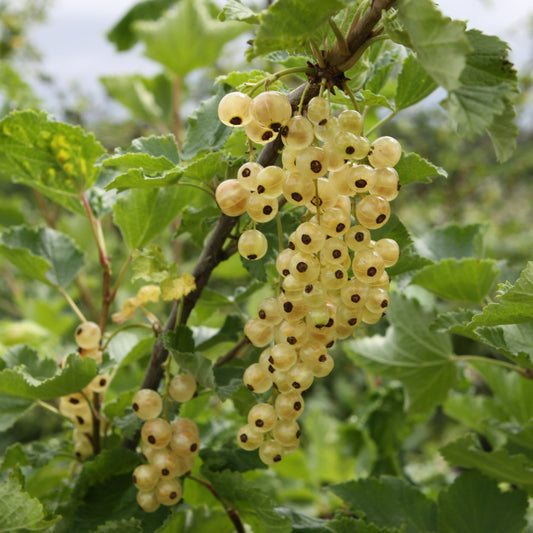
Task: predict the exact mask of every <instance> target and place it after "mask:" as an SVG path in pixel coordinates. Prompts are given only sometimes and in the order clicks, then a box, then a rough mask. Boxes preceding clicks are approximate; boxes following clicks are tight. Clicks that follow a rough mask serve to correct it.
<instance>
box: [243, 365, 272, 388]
mask: <svg viewBox="0 0 533 533" xmlns="http://www.w3.org/2000/svg"><path fill="white" fill-rule="evenodd" d="M242 380H243V382H244V385H245V386H246V388H247V389H248V390H250V391H252V392H256V393H258V394H261V393H263V392H266V391H267V390H268V389H270V387H272V377H271V376H270V374H269V373H268V371H266V370H265V369H264V368H263V367H262V366H261V365H260V364H259V363H253V364H251V365H250V366H249V367H248V368H247V369H246V370H245V371H244V375H243V377H242Z"/></svg>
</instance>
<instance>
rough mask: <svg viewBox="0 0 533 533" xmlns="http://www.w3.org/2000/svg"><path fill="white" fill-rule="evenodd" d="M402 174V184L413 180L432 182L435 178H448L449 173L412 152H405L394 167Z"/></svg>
mask: <svg viewBox="0 0 533 533" xmlns="http://www.w3.org/2000/svg"><path fill="white" fill-rule="evenodd" d="M394 168H395V169H396V172H398V175H399V176H400V183H401V185H402V186H403V185H407V184H408V183H413V182H422V183H430V182H431V181H432V180H433V179H435V178H438V177H440V178H447V177H448V173H447V172H446V171H445V170H444V169H443V168H441V167H437V166H435V165H433V164H432V163H430V162H429V161H428V160H427V159H424V158H423V157H421V156H419V155H418V154H415V153H412V152H403V153H402V157H401V159H400V161H398V163H397V164H396V166H395V167H394Z"/></svg>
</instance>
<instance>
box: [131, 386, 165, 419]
mask: <svg viewBox="0 0 533 533" xmlns="http://www.w3.org/2000/svg"><path fill="white" fill-rule="evenodd" d="M132 407H133V411H134V412H135V414H136V415H137V416H138V417H139V418H141V419H143V420H149V419H151V418H157V417H158V416H159V414H160V413H161V410H162V409H163V400H162V398H161V396H160V395H159V393H158V392H156V391H154V390H152V389H141V390H140V391H138V392H137V393H136V394H135V396H134V397H133V399H132Z"/></svg>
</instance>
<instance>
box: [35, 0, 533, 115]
mask: <svg viewBox="0 0 533 533" xmlns="http://www.w3.org/2000/svg"><path fill="white" fill-rule="evenodd" d="M135 3H137V0H54V1H53V3H52V7H51V9H50V11H49V15H48V19H47V21H46V22H45V23H44V24H42V25H38V26H35V27H34V28H33V31H32V32H31V39H32V42H33V43H34V44H35V46H36V48H37V49H38V50H40V51H41V53H42V63H41V67H42V70H43V71H44V72H45V73H46V74H48V75H50V76H51V77H52V78H53V79H54V80H55V81H56V83H57V86H58V87H60V88H61V89H62V90H63V91H65V92H67V93H68V91H69V88H71V87H72V85H73V84H76V85H77V86H79V87H81V88H82V89H83V91H84V93H85V94H86V95H87V96H88V97H89V98H91V99H94V100H95V101H98V102H104V101H105V93H104V91H103V89H102V88H101V86H100V84H99V82H98V78H99V77H100V76H105V75H111V74H122V73H123V74H126V73H142V74H144V75H152V74H155V73H156V72H158V71H159V66H158V65H157V64H156V63H154V62H153V61H151V60H149V59H148V58H146V57H144V56H143V54H142V48H141V47H140V46H137V47H135V48H134V49H133V50H132V51H129V52H122V53H118V52H116V51H115V48H114V46H113V45H112V44H111V43H109V42H108V41H107V39H106V37H105V33H106V32H107V31H108V30H109V29H110V28H111V27H113V25H114V24H115V23H116V22H117V21H118V20H119V19H120V18H121V17H122V16H123V14H124V13H125V12H126V11H127V10H128V9H129V8H130V7H131V6H133V5H134V4H135ZM438 4H439V5H440V9H441V11H442V12H443V13H444V14H445V15H448V16H450V17H452V18H457V19H461V20H466V21H469V27H473V28H478V29H480V30H482V31H483V32H484V33H487V34H492V35H498V36H499V37H501V38H502V39H503V40H505V41H507V42H509V43H510V45H511V48H512V50H511V59H512V60H513V61H514V62H516V63H517V65H518V66H520V65H523V64H525V63H526V61H528V60H531V58H532V57H533V53H532V52H533V50H531V49H529V48H530V47H531V43H532V39H531V37H530V34H531V33H530V34H528V23H529V27H530V29H531V28H532V27H533V4H532V3H531V0H513V1H512V2H502V1H500V0H441V1H440V2H438ZM510 6H512V7H510ZM38 91H40V93H41V94H40V95H41V96H42V97H43V98H44V99H45V100H46V102H47V104H48V105H49V107H51V109H50V111H52V112H54V107H55V106H56V103H55V102H54V96H53V93H52V92H51V91H50V89H49V88H46V87H45V86H43V87H40V88H38ZM118 109H119V108H118V107H115V108H113V110H114V111H115V112H117V111H118ZM110 111H111V110H110Z"/></svg>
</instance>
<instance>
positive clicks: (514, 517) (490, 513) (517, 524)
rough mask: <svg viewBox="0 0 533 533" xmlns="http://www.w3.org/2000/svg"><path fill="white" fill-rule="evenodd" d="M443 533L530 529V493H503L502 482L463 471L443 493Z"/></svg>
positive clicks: (478, 532)
mask: <svg viewBox="0 0 533 533" xmlns="http://www.w3.org/2000/svg"><path fill="white" fill-rule="evenodd" d="M438 504H439V515H438V518H439V532H441V533H486V532H487V531H490V532H491V533H509V532H510V531H522V530H523V529H524V527H525V526H526V523H527V522H526V518H525V514H526V510H527V506H528V503H527V494H526V493H525V492H523V491H521V490H511V491H508V492H502V491H501V490H500V489H499V487H498V482H497V481H496V480H492V479H490V478H487V477H485V476H484V475H482V474H480V473H479V472H476V471H475V470H468V471H466V472H462V473H461V475H460V476H459V477H457V478H456V479H455V481H454V482H453V483H452V485H451V486H450V487H448V488H447V489H445V490H443V491H441V492H440V493H439V501H438Z"/></svg>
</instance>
